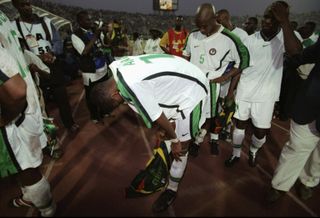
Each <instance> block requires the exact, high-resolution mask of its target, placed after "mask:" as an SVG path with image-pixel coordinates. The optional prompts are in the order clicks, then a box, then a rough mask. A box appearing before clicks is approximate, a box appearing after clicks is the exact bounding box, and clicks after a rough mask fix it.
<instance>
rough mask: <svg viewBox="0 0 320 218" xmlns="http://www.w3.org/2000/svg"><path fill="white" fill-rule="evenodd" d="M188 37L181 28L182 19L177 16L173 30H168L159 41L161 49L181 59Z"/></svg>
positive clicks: (185, 31)
mask: <svg viewBox="0 0 320 218" xmlns="http://www.w3.org/2000/svg"><path fill="white" fill-rule="evenodd" d="M187 37H188V31H187V30H186V29H185V28H184V27H183V17H182V16H177V17H176V21H175V26H174V28H169V29H168V31H167V32H165V34H164V35H163V36H162V38H161V40H160V47H161V49H162V50H163V51H164V52H165V53H167V54H172V55H177V56H180V57H182V50H183V47H184V45H185V43H186V39H187Z"/></svg>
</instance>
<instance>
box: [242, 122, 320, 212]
mask: <svg viewBox="0 0 320 218" xmlns="http://www.w3.org/2000/svg"><path fill="white" fill-rule="evenodd" d="M272 125H274V126H275V127H278V128H279V129H281V130H283V131H285V132H287V133H290V131H289V130H288V129H286V128H284V127H282V126H280V125H279V124H276V123H275V122H272ZM241 153H242V155H243V156H245V157H246V159H248V158H249V157H248V155H247V154H246V153H244V152H243V151H241ZM257 168H258V169H259V170H260V171H261V172H262V173H263V174H265V175H266V176H267V177H269V178H270V179H272V177H273V176H272V175H270V174H269V173H268V172H267V171H266V170H264V169H263V168H262V167H261V166H260V165H259V164H257ZM287 195H288V196H289V197H290V198H292V200H293V201H294V202H296V203H297V204H298V205H299V206H301V207H302V208H303V209H304V210H305V211H306V212H308V213H309V214H310V215H311V216H313V217H318V215H317V214H316V213H315V212H314V211H313V210H311V209H310V208H309V207H308V206H307V205H306V204H305V203H304V202H303V201H301V200H300V199H299V198H297V197H296V196H294V195H293V194H292V193H291V192H290V191H289V192H287Z"/></svg>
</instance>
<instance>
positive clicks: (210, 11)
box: [196, 3, 216, 20]
mask: <svg viewBox="0 0 320 218" xmlns="http://www.w3.org/2000/svg"><path fill="white" fill-rule="evenodd" d="M215 13H216V10H215V7H214V6H213V5H212V4H210V3H204V4H202V5H200V6H199V7H198V9H197V12H196V19H201V20H204V19H210V18H212V17H214V16H215Z"/></svg>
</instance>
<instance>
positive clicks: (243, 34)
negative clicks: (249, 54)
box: [231, 27, 249, 42]
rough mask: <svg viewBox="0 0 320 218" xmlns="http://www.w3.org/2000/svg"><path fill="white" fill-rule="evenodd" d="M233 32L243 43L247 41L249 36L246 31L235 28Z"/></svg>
mask: <svg viewBox="0 0 320 218" xmlns="http://www.w3.org/2000/svg"><path fill="white" fill-rule="evenodd" d="M231 32H232V33H234V34H236V36H238V37H239V38H240V40H241V41H242V42H244V41H246V40H247V38H248V36H249V35H248V33H247V32H246V31H244V30H243V29H241V28H239V27H235V28H234V29H233V30H232V31H231Z"/></svg>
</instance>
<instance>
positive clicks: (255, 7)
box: [47, 0, 320, 15]
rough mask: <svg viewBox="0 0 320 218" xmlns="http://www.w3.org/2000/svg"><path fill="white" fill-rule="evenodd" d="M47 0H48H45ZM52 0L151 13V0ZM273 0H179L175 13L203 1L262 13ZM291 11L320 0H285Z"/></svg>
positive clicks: (311, 7)
mask: <svg viewBox="0 0 320 218" xmlns="http://www.w3.org/2000/svg"><path fill="white" fill-rule="evenodd" d="M47 1H48V0H47ZM50 1H52V2H57V3H62V4H68V5H76V6H80V7H84V8H94V9H105V10H112V11H126V12H133V13H134V12H139V13H146V14H149V13H153V10H152V2H153V1H152V0H50ZM273 1H274V0H211V1H210V0H180V1H179V10H178V11H177V12H176V14H179V15H193V14H194V13H195V11H196V8H197V7H198V6H199V5H200V4H201V3H204V2H211V3H213V4H214V5H215V7H216V9H218V10H219V9H222V8H226V9H228V10H229V11H230V13H231V14H232V15H256V14H262V13H263V11H264V9H265V8H266V6H267V5H269V4H270V3H271V2H273ZM287 2H288V3H289V4H290V6H291V12H293V13H303V12H310V11H319V10H320V0H287Z"/></svg>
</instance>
